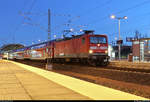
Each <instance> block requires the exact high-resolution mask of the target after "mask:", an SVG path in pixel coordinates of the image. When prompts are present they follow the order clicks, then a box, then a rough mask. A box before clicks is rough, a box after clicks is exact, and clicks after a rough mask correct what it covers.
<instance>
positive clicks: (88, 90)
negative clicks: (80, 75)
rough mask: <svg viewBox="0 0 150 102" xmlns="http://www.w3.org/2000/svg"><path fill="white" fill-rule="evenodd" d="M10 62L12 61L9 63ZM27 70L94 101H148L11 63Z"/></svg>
mask: <svg viewBox="0 0 150 102" xmlns="http://www.w3.org/2000/svg"><path fill="white" fill-rule="evenodd" d="M11 62H12V61H11ZM12 63H14V64H17V65H19V66H21V67H23V68H25V69H27V70H30V71H32V72H35V73H37V74H39V75H41V76H43V77H45V78H47V79H49V80H52V81H54V82H56V83H58V84H60V85H63V86H65V87H66V88H69V89H71V90H74V91H75V92H78V93H80V94H82V95H85V96H88V97H90V98H91V99H94V100H150V99H146V98H143V97H140V96H136V95H133V94H129V93H125V92H122V91H119V90H114V89H111V88H107V87H104V86H100V85H97V84H93V83H90V82H86V81H83V80H79V79H76V78H72V77H69V76H65V75H61V74H58V73H54V72H50V71H46V70H42V69H39V68H36V67H32V66H28V65H24V64H20V63H16V62H12Z"/></svg>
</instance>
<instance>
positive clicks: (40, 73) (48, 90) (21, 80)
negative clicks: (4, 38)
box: [0, 60, 149, 100]
mask: <svg viewBox="0 0 150 102" xmlns="http://www.w3.org/2000/svg"><path fill="white" fill-rule="evenodd" d="M0 100H149V99H146V98H143V97H139V96H136V95H132V94H129V93H125V92H122V91H119V90H114V89H111V88H107V87H104V86H100V85H96V84H93V83H90V82H86V81H83V80H79V79H76V78H72V77H69V76H65V75H61V74H58V73H54V72H51V71H47V70H43V69H39V68H36V67H32V66H28V65H24V64H20V63H17V62H13V61H6V60H0Z"/></svg>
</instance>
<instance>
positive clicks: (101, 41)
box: [90, 36, 107, 44]
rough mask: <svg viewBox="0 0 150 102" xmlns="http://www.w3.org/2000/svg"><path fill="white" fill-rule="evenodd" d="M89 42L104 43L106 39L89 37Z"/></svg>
mask: <svg viewBox="0 0 150 102" xmlns="http://www.w3.org/2000/svg"><path fill="white" fill-rule="evenodd" d="M90 43H92V44H106V43H107V41H106V37H100V36H99V37H96V36H94V37H90Z"/></svg>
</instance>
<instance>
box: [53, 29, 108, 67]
mask: <svg viewBox="0 0 150 102" xmlns="http://www.w3.org/2000/svg"><path fill="white" fill-rule="evenodd" d="M53 46H54V52H53V53H54V54H53V60H54V61H59V62H61V61H62V62H64V61H67V62H72V61H78V62H83V63H89V64H91V65H94V66H96V65H107V64H108V62H109V61H108V60H109V56H108V39H107V36H106V35H95V34H94V33H93V31H85V33H84V34H82V35H77V36H73V37H70V38H65V39H62V40H59V41H54V45H53Z"/></svg>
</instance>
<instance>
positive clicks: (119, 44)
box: [111, 15, 128, 60]
mask: <svg viewBox="0 0 150 102" xmlns="http://www.w3.org/2000/svg"><path fill="white" fill-rule="evenodd" d="M127 18H128V17H127V16H124V17H116V16H115V15H111V19H117V20H118V28H119V29H118V30H119V40H118V41H117V43H118V50H119V60H121V43H122V40H121V37H120V20H122V19H127Z"/></svg>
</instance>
